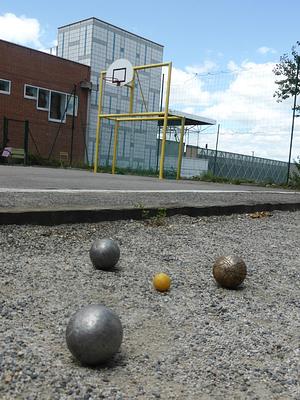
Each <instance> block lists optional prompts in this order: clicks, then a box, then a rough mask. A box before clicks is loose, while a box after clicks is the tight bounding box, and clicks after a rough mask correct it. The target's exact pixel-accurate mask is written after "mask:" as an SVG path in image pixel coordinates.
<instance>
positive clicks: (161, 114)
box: [94, 62, 185, 179]
mask: <svg viewBox="0 0 300 400" xmlns="http://www.w3.org/2000/svg"><path fill="white" fill-rule="evenodd" d="M161 67H168V80H167V88H166V99H165V109H164V111H151V112H135V113H134V112H133V103H134V88H135V78H136V77H138V72H137V71H138V70H144V69H149V68H161ZM171 74H172V62H165V63H159V64H147V65H140V66H135V67H133V79H132V81H131V83H130V84H128V87H129V88H130V99H129V112H128V113H122V114H102V103H103V91H104V85H103V82H104V79H105V76H106V71H102V72H101V74H100V78H99V104H98V118H97V130H96V148H95V158H94V173H96V172H97V167H98V164H99V143H100V139H101V135H100V133H101V121H102V119H109V120H113V121H115V127H114V149H113V160H112V170H111V172H112V174H115V171H116V163H117V147H118V131H119V126H120V122H122V121H126V122H128V121H130V122H132V121H163V130H162V145H161V154H160V164H159V179H163V173H164V161H165V147H166V136H167V127H168V121H169V120H179V121H181V131H180V142H179V154H178V168H177V176H176V179H180V170H181V162H182V147H183V137H184V126H185V118H184V117H176V116H170V115H169V100H170V89H171Z"/></svg>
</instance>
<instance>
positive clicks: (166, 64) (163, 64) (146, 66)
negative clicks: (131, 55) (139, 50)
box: [133, 61, 170, 70]
mask: <svg viewBox="0 0 300 400" xmlns="http://www.w3.org/2000/svg"><path fill="white" fill-rule="evenodd" d="M169 65H170V62H169V61H167V62H164V63H158V64H146V65H136V66H135V67H133V70H139V69H149V68H158V67H168V66H169Z"/></svg>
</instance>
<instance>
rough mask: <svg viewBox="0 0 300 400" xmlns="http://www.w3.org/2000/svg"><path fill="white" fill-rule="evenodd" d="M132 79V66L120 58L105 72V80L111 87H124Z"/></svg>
mask: <svg viewBox="0 0 300 400" xmlns="http://www.w3.org/2000/svg"><path fill="white" fill-rule="evenodd" d="M132 79H133V66H132V64H131V63H130V61H128V60H126V59H125V58H120V59H118V60H116V61H114V62H113V63H112V64H111V65H110V66H109V67H108V69H107V71H106V77H105V80H106V82H107V83H109V84H110V85H113V86H124V85H127V84H128V83H130V82H131V81H132Z"/></svg>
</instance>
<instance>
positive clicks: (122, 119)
mask: <svg viewBox="0 0 300 400" xmlns="http://www.w3.org/2000/svg"><path fill="white" fill-rule="evenodd" d="M107 119H110V120H114V121H126V122H128V121H163V120H164V117H121V118H115V117H114V118H109V117H107ZM178 120H181V118H180V117H168V121H178Z"/></svg>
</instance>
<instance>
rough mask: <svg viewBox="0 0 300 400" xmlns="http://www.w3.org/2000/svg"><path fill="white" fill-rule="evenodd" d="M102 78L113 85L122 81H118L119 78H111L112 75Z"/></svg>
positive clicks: (119, 84) (117, 84)
mask: <svg viewBox="0 0 300 400" xmlns="http://www.w3.org/2000/svg"><path fill="white" fill-rule="evenodd" d="M103 80H104V81H105V82H107V83H110V84H111V85H114V86H121V83H122V81H119V79H113V77H112V76H105V77H104V78H103Z"/></svg>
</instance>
